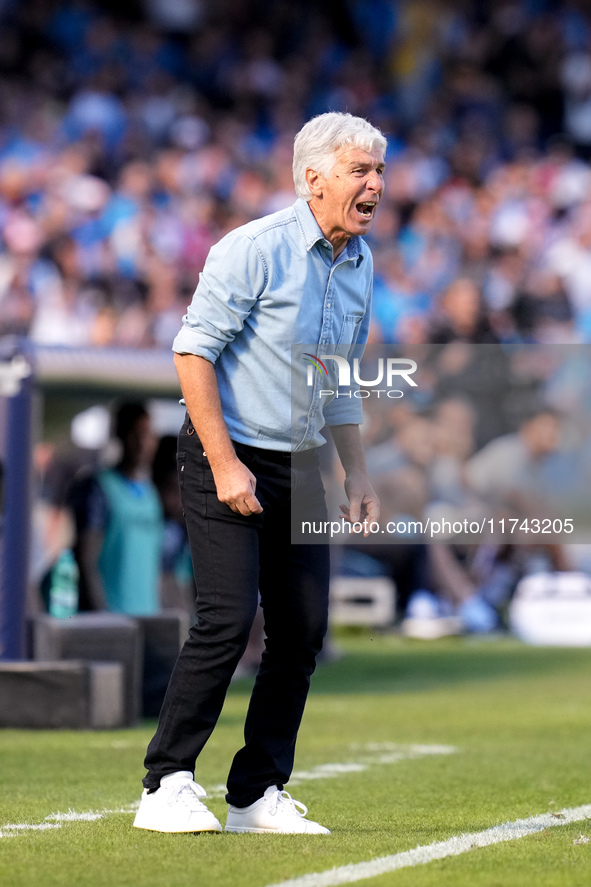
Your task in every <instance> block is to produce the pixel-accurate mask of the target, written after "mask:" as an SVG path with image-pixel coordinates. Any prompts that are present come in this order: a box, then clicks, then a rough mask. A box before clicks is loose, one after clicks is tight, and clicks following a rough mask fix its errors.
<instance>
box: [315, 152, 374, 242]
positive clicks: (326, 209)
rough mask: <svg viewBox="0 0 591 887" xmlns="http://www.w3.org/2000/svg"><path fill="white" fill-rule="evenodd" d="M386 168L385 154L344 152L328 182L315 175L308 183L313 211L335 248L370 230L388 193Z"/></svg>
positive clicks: (341, 153) (322, 177)
mask: <svg viewBox="0 0 591 887" xmlns="http://www.w3.org/2000/svg"><path fill="white" fill-rule="evenodd" d="M384 167H385V164H384V155H383V154H382V152H381V151H377V150H375V151H364V150H363V149H362V148H343V149H341V150H340V151H338V152H337V154H336V163H335V165H334V166H333V168H332V170H331V171H330V174H329V175H328V176H327V177H326V178H325V177H324V176H322V175H320V174H317V173H313V174H312V176H311V178H310V179H309V180H308V184H309V186H310V190H311V191H312V195H313V196H312V200H311V201H310V209H311V210H312V212H313V213H314V215H315V217H316V219H317V221H318V224H319V225H320V228H321V229H322V232H323V234H324V235H325V237H326V238H327V239H328V240H330V241H331V243H332V244H333V246H340V245H341V244H342V245H344V244H345V243H346V242H347V240H348V239H349V238H350V237H353V236H355V235H361V236H363V235H364V234H367V232H368V231H369V230H370V228H371V225H372V222H373V218H374V215H375V211H376V207H377V205H378V203H379V201H380V198H381V196H382V192H383V190H384V180H383V173H384ZM341 248H342V247H341Z"/></svg>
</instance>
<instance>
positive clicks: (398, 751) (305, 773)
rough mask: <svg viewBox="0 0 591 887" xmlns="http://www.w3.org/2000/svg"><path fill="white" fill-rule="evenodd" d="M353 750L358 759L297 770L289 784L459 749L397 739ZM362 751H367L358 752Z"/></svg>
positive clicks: (213, 792)
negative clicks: (417, 743) (408, 743)
mask: <svg viewBox="0 0 591 887" xmlns="http://www.w3.org/2000/svg"><path fill="white" fill-rule="evenodd" d="M351 749H352V750H353V751H355V752H357V755H356V757H357V760H355V761H348V762H345V763H340V764H337V763H335V764H332V763H331V764H318V765H317V766H316V767H312V769H310V770H294V771H293V773H292V774H291V777H290V779H289V786H288V787H291V786H292V785H299V784H300V783H301V782H310V781H312V780H315V779H335V778H336V777H337V776H343V775H344V774H347V773H364V772H365V770H369V768H370V767H375V766H376V765H378V764H397V763H398V762H399V761H412V760H413V759H415V758H421V757H424V756H425V755H454V754H456V753H457V751H458V749H457V748H454V746H453V745H416V744H415V745H400V744H399V743H397V742H368V743H367V744H365V745H360V744H359V743H354V744H353V745H352V746H351ZM359 752H366V754H362V755H359ZM226 792H227V788H226V786H225V785H215V786H213V787H212V788H208V789H207V797H208V798H221V797H223V796H224V795H225V794H226Z"/></svg>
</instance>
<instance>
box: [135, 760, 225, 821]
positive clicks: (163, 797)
mask: <svg viewBox="0 0 591 887" xmlns="http://www.w3.org/2000/svg"><path fill="white" fill-rule="evenodd" d="M205 796H206V792H205V789H204V788H202V787H201V786H200V785H197V783H196V782H193V774H192V773H189V771H188V770H179V771H178V772H177V773H171V774H170V775H169V776H165V777H164V778H163V779H162V781H161V783H160V788H159V789H158V790H157V791H155V792H150V793H149V794H148V790H147V789H144V792H143V794H142V800H141V801H140V806H139V809H138V811H137V814H136V817H135V820H134V823H133V824H134V826H135V828H145V829H148V831H151V832H221V831H222V826H221V823H220V822H218V820H217V819H216V818H215V816H214V815H213V813H210V811H209V810H208V809H207V807H206V806H205V804H202V803H201V800H200V798H204V797H205Z"/></svg>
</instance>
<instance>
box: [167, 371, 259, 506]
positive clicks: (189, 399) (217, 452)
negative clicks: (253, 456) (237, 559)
mask: <svg viewBox="0 0 591 887" xmlns="http://www.w3.org/2000/svg"><path fill="white" fill-rule="evenodd" d="M174 363H175V366H176V369H177V373H178V375H179V380H180V383H181V389H182V392H183V397H184V398H185V403H186V404H187V410H188V412H189V416H190V417H191V422H192V423H193V427H194V428H195V431H196V432H197V434H198V436H199V440H200V441H201V444H202V445H203V450H204V452H205V453H206V454H207V459H208V462H209V465H210V467H211V470H212V472H213V476H214V480H215V485H216V489H217V493H218V499H219V500H220V502H225V503H226V505H228V506H229V507H230V508H231V509H232V511H235V512H237V513H240V514H243V515H245V516H248V515H250V514H257V513H259V512H261V511H262V507H261V504H260V502H259V501H258V499H257V498H256V496H255V489H256V478H255V476H254V474H253V473H252V472H251V471H250V469H248V468H247V467H246V465H244V464H243V463H242V462H241V461H240V460H239V458H238V456H237V455H236V450H235V449H234V446H233V444H232V441H231V440H230V435H229V433H228V427H227V425H226V421H225V419H224V414H223V412H222V404H221V400H220V392H219V388H218V383H217V378H216V374H215V369H214V367H213V364H212V363H210V361H209V360H206V359H205V358H204V357H198V356H197V355H196V354H175V356H174Z"/></svg>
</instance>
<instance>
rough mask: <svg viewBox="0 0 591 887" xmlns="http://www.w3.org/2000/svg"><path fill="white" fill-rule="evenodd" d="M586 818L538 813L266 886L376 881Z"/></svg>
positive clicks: (584, 812)
mask: <svg viewBox="0 0 591 887" xmlns="http://www.w3.org/2000/svg"><path fill="white" fill-rule="evenodd" d="M588 818H591V804H583V805H582V806H581V807H571V808H569V809H565V810H561V811H560V812H559V813H542V814H540V815H539V816H530V817H529V819H516V820H515V821H514V822H506V823H504V824H503V825H495V826H492V828H487V829H485V830H484V831H483V832H473V833H471V834H467V835H456V836H455V837H453V838H449V839H448V840H447V841H436V842H435V843H433V844H426V845H424V846H419V847H415V849H414V850H404V851H402V853H395V854H393V855H392V856H382V857H380V858H379V859H372V860H371V861H370V862H358V863H352V864H351V865H343V866H339V867H338V868H333V869H329V870H328V871H324V872H313V873H311V874H309V875H302V877H300V878H291V879H289V880H287V881H280V882H279V883H277V884H270V885H268V887H336V885H338V884H353V883H354V882H355V881H363V880H364V879H365V878H376V877H377V876H378V875H384V874H386V873H387V872H393V871H396V869H402V868H407V867H408V866H415V865H424V864H425V863H427V862H432V861H433V860H434V859H445V858H446V857H447V856H459V855H460V854H461V853H467V852H468V851H469V850H474V849H475V848H477V847H489V846H490V845H491V844H500V843H501V842H502V841H513V840H515V839H516V838H526V837H528V835H533V834H535V833H536V832H541V831H543V830H544V829H547V828H552V827H553V826H556V825H566V824H567V823H569V822H580V821H581V820H582V819H588Z"/></svg>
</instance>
